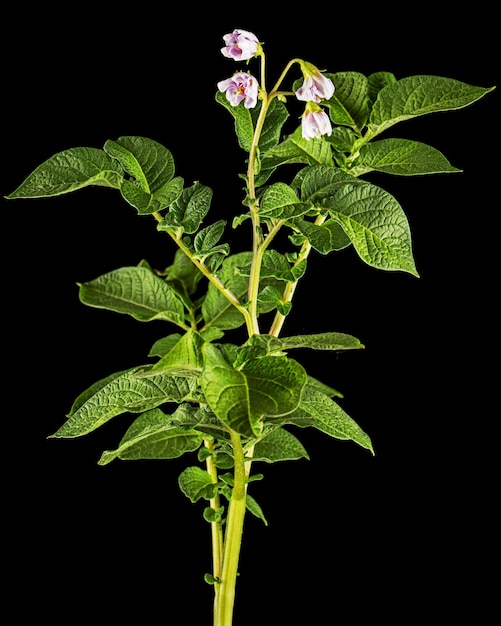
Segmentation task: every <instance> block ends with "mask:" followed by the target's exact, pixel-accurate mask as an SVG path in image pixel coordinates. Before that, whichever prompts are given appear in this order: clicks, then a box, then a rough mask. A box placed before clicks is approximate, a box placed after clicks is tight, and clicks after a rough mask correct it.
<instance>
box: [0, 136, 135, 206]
mask: <svg viewBox="0 0 501 626" xmlns="http://www.w3.org/2000/svg"><path fill="white" fill-rule="evenodd" d="M122 179H123V169H122V167H121V166H120V164H119V163H117V161H115V160H114V159H112V158H111V157H109V156H108V155H107V154H106V152H104V150H99V149H98V148H70V149H69V150H64V151H63V152H58V153H57V154H55V155H54V156H52V157H50V159H47V161H45V162H44V163H42V164H41V165H39V166H38V167H37V168H36V169H35V170H34V171H33V172H32V173H31V174H30V175H29V176H28V177H27V178H26V179H25V180H24V182H22V183H21V185H19V187H18V188H17V189H16V190H15V191H13V192H12V193H11V194H10V195H8V196H6V197H7V199H9V200H10V199H12V198H43V197H48V196H58V195H60V194H63V193H69V192H71V191H76V190H77V189H82V187H87V186H89V185H98V186H101V187H113V188H115V189H119V188H120V184H121V181H122Z"/></svg>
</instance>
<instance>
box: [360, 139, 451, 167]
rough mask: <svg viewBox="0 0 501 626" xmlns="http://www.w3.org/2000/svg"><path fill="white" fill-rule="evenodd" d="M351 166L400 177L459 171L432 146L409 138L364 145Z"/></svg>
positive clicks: (383, 140)
mask: <svg viewBox="0 0 501 626" xmlns="http://www.w3.org/2000/svg"><path fill="white" fill-rule="evenodd" d="M354 169H355V170H356V171H357V173H358V174H359V175H361V174H366V173H367V172H372V171H376V172H384V173H386V174H397V175H399V176H416V175H418V174H445V173H447V172H460V171H461V170H460V169H458V168H457V167H453V166H452V165H451V164H450V163H449V161H448V160H447V159H446V158H445V156H444V155H443V154H442V153H441V152H439V151H438V150H436V149H435V148H432V147H431V146H428V145H426V144H424V143H421V142H420V141H412V140H410V139H381V140H379V141H373V142H371V143H368V144H365V146H362V147H361V148H360V158H359V159H358V160H357V162H356V166H355V168H354Z"/></svg>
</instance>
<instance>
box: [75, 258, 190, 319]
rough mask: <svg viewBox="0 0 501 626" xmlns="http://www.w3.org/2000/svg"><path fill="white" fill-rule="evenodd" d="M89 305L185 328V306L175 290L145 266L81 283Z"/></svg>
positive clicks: (81, 296) (109, 273)
mask: <svg viewBox="0 0 501 626" xmlns="http://www.w3.org/2000/svg"><path fill="white" fill-rule="evenodd" d="M79 295H80V300H81V301H82V302H83V303H84V304H87V305H88V306H92V307H96V308H100V309H108V310H110V311H115V312H117V313H126V314H127V315H131V316H132V317H133V318H134V319H137V320H139V321H140V322H149V321H151V320H154V319H162V320H167V321H169V322H173V323H174V324H178V325H179V326H182V327H183V328H184V327H185V325H184V306H183V303H182V301H181V300H180V298H179V297H178V296H177V294H176V292H175V291H174V289H173V288H172V287H171V286H170V285H169V284H168V283H167V282H166V281H165V280H162V279H161V278H159V277H158V276H157V275H156V274H154V273H153V272H152V271H151V270H149V269H147V268H145V267H122V268H120V269H118V270H113V271H111V272H108V273H107V274H103V275H102V276H100V277H99V278H96V279H95V280H92V281H89V282H87V283H83V284H82V285H80V292H79Z"/></svg>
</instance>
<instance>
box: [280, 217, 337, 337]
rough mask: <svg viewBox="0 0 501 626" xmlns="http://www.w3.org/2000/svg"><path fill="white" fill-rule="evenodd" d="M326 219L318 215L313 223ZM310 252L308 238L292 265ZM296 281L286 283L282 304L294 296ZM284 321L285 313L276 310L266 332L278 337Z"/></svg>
mask: <svg viewBox="0 0 501 626" xmlns="http://www.w3.org/2000/svg"><path fill="white" fill-rule="evenodd" d="M326 219H327V216H326V215H319V216H318V217H317V219H316V220H315V225H316V226H320V225H321V224H323V222H325V220H326ZM310 252H311V244H310V242H309V241H308V240H306V241H305V242H304V243H303V245H302V246H301V249H300V251H299V254H298V256H297V259H296V262H295V263H294V265H298V264H299V263H301V262H302V261H304V260H306V259H307V258H308V255H309V254H310ZM297 283H298V281H297V280H296V281H295V282H293V283H287V285H286V286H285V289H284V293H283V295H282V302H283V303H284V304H285V303H287V302H291V300H292V298H293V296H294V292H295V291H296V287H297ZM284 322H285V315H283V313H280V312H278V311H277V313H276V315H275V319H274V320H273V323H272V325H271V327H270V331H269V333H268V334H269V335H273V336H274V337H278V335H279V334H280V331H281V330H282V326H283V325H284Z"/></svg>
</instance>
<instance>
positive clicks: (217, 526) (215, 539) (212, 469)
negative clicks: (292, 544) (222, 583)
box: [204, 439, 223, 624]
mask: <svg viewBox="0 0 501 626" xmlns="http://www.w3.org/2000/svg"><path fill="white" fill-rule="evenodd" d="M204 444H205V446H206V447H207V448H208V449H209V450H210V452H211V454H210V456H208V457H207V459H206V461H205V464H206V467H207V472H208V473H209V475H210V477H211V479H212V482H213V483H214V484H217V482H218V476H217V467H216V465H215V463H214V455H213V454H212V453H213V452H214V446H213V444H212V442H211V441H210V440H208V439H204ZM209 504H210V506H211V508H213V509H215V510H216V511H217V510H218V509H219V508H220V507H221V501H220V498H219V493H217V494H216V495H215V496H214V497H213V498H211V499H210V501H209ZM211 533H212V575H213V576H214V578H215V579H216V580H220V579H221V571H222V566H223V526H222V523H221V520H217V521H215V522H211ZM218 610H219V585H218V584H217V583H215V584H214V624H218Z"/></svg>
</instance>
